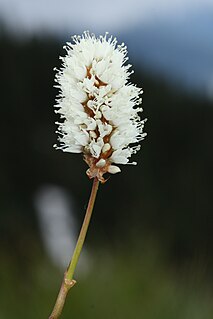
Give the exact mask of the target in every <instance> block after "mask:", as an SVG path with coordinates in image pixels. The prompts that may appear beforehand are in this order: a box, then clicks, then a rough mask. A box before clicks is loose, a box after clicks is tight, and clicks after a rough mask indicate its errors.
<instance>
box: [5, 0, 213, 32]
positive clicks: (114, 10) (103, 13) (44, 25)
mask: <svg viewBox="0 0 213 319" xmlns="http://www.w3.org/2000/svg"><path fill="white" fill-rule="evenodd" d="M199 8H206V9H207V10H208V9H210V8H212V9H213V1H212V0H172V1H171V0H149V1H145V0H142V1H140V0H131V1H124V0H107V1H100V0H90V1H88V0H80V1H79V0H75V1H71V0H60V1H59V0H57V1H55V0H0V17H3V19H4V21H6V23H8V24H9V25H11V26H13V28H15V29H16V30H17V29H20V30H21V31H23V30H25V31H26V32H32V31H35V30H43V29H48V30H52V31H53V32H61V31H66V30H82V31H83V30H88V29H90V30H92V31H95V32H99V31H100V32H103V31H109V32H119V31H121V30H125V29H129V28H134V27H135V26H137V24H142V23H144V24H147V23H152V22H154V21H156V20H164V19H170V20H173V19H182V18H183V17H184V16H185V15H187V14H188V13H189V12H190V11H191V10H199Z"/></svg>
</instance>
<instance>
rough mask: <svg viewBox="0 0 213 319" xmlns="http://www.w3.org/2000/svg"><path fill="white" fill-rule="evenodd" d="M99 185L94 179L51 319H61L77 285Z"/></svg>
mask: <svg viewBox="0 0 213 319" xmlns="http://www.w3.org/2000/svg"><path fill="white" fill-rule="evenodd" d="M98 185H99V181H98V179H97V178H94V180H93V185H92V191H91V194H90V199H89V203H88V206H87V210H86V214H85V217H84V221H83V225H82V227H81V231H80V234H79V237H78V241H77V244H76V246H75V250H74V253H73V256H72V259H71V261H70V264H69V266H68V268H67V271H66V272H65V274H64V279H63V281H62V284H61V288H60V291H59V293H58V297H57V299H56V303H55V306H54V308H53V311H52V313H51V315H50V317H49V319H57V318H59V317H60V315H61V312H62V310H63V307H64V303H65V300H66V296H67V293H68V292H69V290H70V288H71V287H73V286H74V285H75V283H76V281H75V280H74V279H73V275H74V271H75V268H76V266H77V263H78V260H79V256H80V253H81V250H82V247H83V244H84V240H85V237H86V234H87V229H88V226H89V222H90V219H91V215H92V211H93V207H94V203H95V198H96V194H97V191H98Z"/></svg>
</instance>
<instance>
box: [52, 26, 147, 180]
mask: <svg viewBox="0 0 213 319" xmlns="http://www.w3.org/2000/svg"><path fill="white" fill-rule="evenodd" d="M72 39H73V43H67V45H66V46H65V47H64V48H65V49H66V52H67V55H66V56H65V57H61V60H62V63H63V64H62V68H61V69H60V70H58V69H56V71H57V73H56V78H55V81H56V82H57V83H58V85H56V87H57V88H59V90H60V92H59V95H58V97H57V104H56V105H55V106H56V107H57V108H58V109H57V110H56V113H59V114H60V115H61V119H62V120H63V122H62V123H58V122H57V123H56V124H58V125H59V127H58V131H57V133H58V134H59V138H58V140H59V142H60V145H59V146H57V145H54V146H55V147H56V148H57V149H61V150H63V151H65V152H72V153H81V152H82V153H83V154H84V160H85V161H86V163H87V164H88V165H89V169H88V170H87V175H88V176H89V177H90V178H93V177H97V178H98V179H99V180H100V181H101V182H104V181H105V179H104V178H103V174H105V173H107V172H108V173H111V174H115V173H118V172H120V168H119V167H117V166H115V165H113V163H115V164H127V163H128V164H136V163H135V162H133V163H129V158H130V156H131V155H132V154H134V153H136V152H137V151H138V150H139V149H140V145H137V146H129V145H130V144H132V143H133V144H134V143H138V142H139V141H141V140H142V139H143V138H144V137H145V135H146V133H143V127H144V122H145V120H143V121H141V119H140V117H139V115H138V112H141V111H142V108H139V107H138V105H139V104H141V98H140V97H139V95H140V94H142V89H140V88H137V87H136V86H135V85H133V84H131V83H128V78H129V76H130V74H131V73H132V72H130V71H129V68H130V67H131V65H125V62H126V61H127V59H128V58H127V57H126V54H127V49H126V46H125V45H124V44H121V45H117V40H116V39H115V38H114V39H113V38H112V37H108V36H107V33H106V34H105V36H100V37H98V38H96V37H95V35H94V34H90V33H89V32H84V34H83V35H82V36H74V37H72Z"/></svg>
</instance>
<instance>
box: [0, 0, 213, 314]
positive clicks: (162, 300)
mask: <svg viewBox="0 0 213 319" xmlns="http://www.w3.org/2000/svg"><path fill="white" fill-rule="evenodd" d="M84 30H90V31H91V32H95V33H96V34H97V35H99V34H103V33H105V31H109V33H110V34H113V35H115V36H117V38H118V41H119V42H125V44H127V46H128V50H129V57H130V63H131V64H132V65H133V68H134V70H135V73H134V75H132V78H131V81H132V82H134V83H136V84H137V85H138V86H141V87H143V89H144V95H143V107H144V113H143V117H147V118H148V122H147V123H146V129H145V131H146V132H147V133H148V136H147V138H146V139H145V141H144V142H143V143H142V150H141V151H140V152H139V153H138V154H137V155H135V157H134V160H136V161H137V162H138V165H137V166H136V167H133V166H127V167H121V169H122V173H121V174H117V175H115V176H112V177H111V178H110V179H109V180H108V182H107V183H106V184H105V185H101V187H100V190H99V194H98V198H97V202H96V205H95V209H94V215H93V218H92V223H91V225H90V228H89V233H88V236H87V240H86V245H85V247H84V251H83V254H82V257H81V259H80V263H79V266H78V269H77V271H76V274H75V279H76V280H77V281H78V284H77V285H76V286H75V288H73V290H72V291H71V292H70V295H69V297H68V301H67V304H66V307H65V309H64V313H63V316H62V318H70V317H72V318H93V319H94V318H102V319H108V318H118V319H121V318H122V319H129V318H136V319H140V318H146V319H156V318H158V319H161V318H162V319H210V318H212V317H213V284H212V280H213V271H212V269H213V268H212V266H213V249H212V247H213V231H212V230H213V215H212V211H213V209H212V204H213V189H212V179H213V173H212V161H213V148H212V140H213V129H212V127H213V38H212V30H213V2H212V0H178V1H177V0H174V1H169V0H149V1H139V0H132V1H131V2H130V1H128V2H123V1H121V0H117V1H112V0H108V1H105V2H100V1H97V0H92V1H86V0H80V1H77V2H74V1H68V0H61V1H53V0H51V1H50V0H37V1H35V0H34V1H33V0H0V74H1V76H0V92H1V110H2V113H1V119H2V120H1V125H0V131H1V157H0V167H1V179H0V194H1V196H0V237H1V240H0V282H1V285H0V319H11V318H17V319H19V318H22V319H23V318H27V319H34V318H36V319H40V318H41V319H43V318H47V317H48V315H49V313H50V311H51V308H52V306H53V303H54V300H55V297H56V294H57V292H58V289H59V286H60V283H61V280H62V276H63V272H64V267H65V265H67V263H68V260H69V258H70V255H71V252H72V250H73V246H74V244H75V241H76V237H77V234H78V232H79V228H80V225H81V222H82V219H83V216H84V213H85V208H86V205H87V200H88V197H89V192H90V188H91V181H89V180H88V178H87V176H86V174H85V171H86V169H87V167H86V164H85V163H84V162H83V160H82V157H81V155H80V154H64V153H63V152H60V151H55V150H54V149H53V147H52V145H53V144H55V143H56V139H57V136H56V134H55V130H56V125H55V124H54V122H55V121H56V120H57V116H56V115H55V114H54V109H53V105H54V100H55V96H56V94H57V90H56V89H54V88H53V85H54V71H53V68H54V67H55V66H59V65H60V61H59V59H58V57H59V56H60V55H62V56H63V55H64V54H65V51H64V50H63V49H62V47H63V45H64V44H65V42H66V41H70V36H71V35H73V34H81V33H82V32H83V31H84Z"/></svg>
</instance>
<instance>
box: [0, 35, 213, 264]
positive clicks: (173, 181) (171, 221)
mask: <svg viewBox="0 0 213 319" xmlns="http://www.w3.org/2000/svg"><path fill="white" fill-rule="evenodd" d="M63 54H64V53H63V50H62V43H60V41H57V40H56V39H53V38H48V37H46V38H45V37H43V38H38V37H37V38H36V37H32V38H30V39H29V38H28V39H27V40H22V41H18V40H16V39H15V38H13V37H10V36H7V35H1V38H0V63H1V67H0V70H1V77H0V88H1V126H0V130H1V157H0V161H1V183H0V187H1V189H0V192H1V200H0V209H1V215H0V218H1V224H0V232H1V234H2V236H3V242H2V243H4V245H6V246H7V244H6V243H8V244H9V245H11V244H12V245H16V244H17V245H18V244H19V242H20V241H21V242H22V241H23V240H25V239H26V238H28V237H29V236H30V234H33V233H36V230H37V228H36V227H37V226H36V218H35V214H34V207H33V204H32V199H33V196H34V193H35V192H36V191H37V190H38V188H39V187H40V186H42V185H43V184H48V183H49V184H56V185H60V186H63V187H65V188H66V189H68V191H69V192H70V193H72V194H73V195H74V196H75V198H76V203H77V204H78V205H77V206H78V207H79V208H78V216H79V221H80V218H82V216H83V213H84V206H85V204H86V201H87V198H88V193H89V190H90V186H91V185H90V184H91V183H90V182H89V181H88V179H87V177H86V175H85V171H86V164H85V163H84V162H83V161H82V158H81V155H79V154H64V153H62V152H60V151H55V150H54V149H53V148H52V145H53V144H54V143H55V142H56V138H57V136H56V134H55V130H56V126H55V124H54V122H55V121H56V120H57V117H56V115H55V114H54V112H53V105H54V99H55V95H56V93H57V91H56V89H54V88H53V84H54V71H53V67H54V66H58V65H59V63H60V61H59V60H58V56H59V55H63ZM131 62H132V64H134V61H131ZM134 69H135V75H134V76H133V77H132V81H133V82H135V83H137V85H138V86H142V87H143V88H144V99H143V107H144V113H143V117H147V118H148V122H147V124H146V132H147V133H148V137H147V138H146V140H145V141H144V142H143V143H142V150H141V151H140V152H139V153H138V154H137V155H136V156H135V160H136V161H137V162H138V166H136V167H133V166H125V167H121V169H122V173H121V174H118V175H115V176H113V177H110V179H109V181H108V182H107V183H106V184H105V185H104V186H102V187H101V190H100V192H99V195H98V201H97V205H96V209H95V214H94V218H93V223H92V225H91V228H93V230H92V231H91V233H92V236H89V238H90V239H91V240H92V238H91V237H93V240H94V238H95V239H97V238H99V239H100V238H102V239H103V240H106V241H107V242H109V243H114V242H115V241H116V240H118V237H119V238H124V239H125V240H128V237H130V236H133V237H134V235H135V236H136V237H137V236H139V237H140V236H141V237H143V236H144V235H148V236H149V234H151V236H154V237H156V238H157V239H158V240H159V241H160V242H161V243H162V245H163V246H164V247H166V248H167V250H168V252H169V255H170V257H172V258H173V259H174V258H175V259H177V260H184V259H188V258H191V257H192V258H196V257H197V256H199V257H200V256H202V257H203V258H205V259H206V260H207V259H208V261H211V259H212V257H213V253H212V245H213V232H212V227H213V216H212V162H213V151H212V139H213V130H212V120H213V106H212V105H211V104H210V103H209V102H207V101H206V100H204V99H202V98H200V97H198V96H197V95H196V92H195V94H194V95H192V96H190V95H189V94H186V93H184V92H182V91H179V89H178V87H176V88H175V87H170V86H169V85H167V84H166V83H165V82H164V83H162V82H161V79H160V78H159V77H158V78H151V77H149V75H148V74H147V73H144V72H143V67H142V66H138V68H137V67H136V66H134ZM117 233H118V234H119V235H117ZM17 238H22V239H17ZM23 238H24V239H23ZM120 240H121V239H120Z"/></svg>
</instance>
